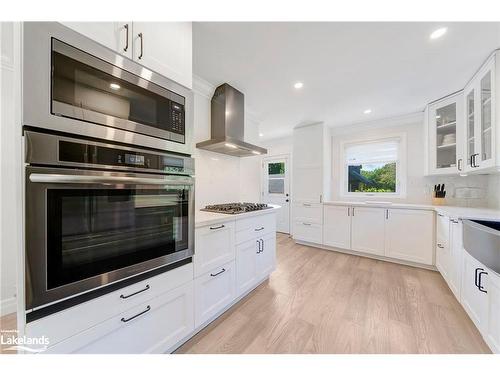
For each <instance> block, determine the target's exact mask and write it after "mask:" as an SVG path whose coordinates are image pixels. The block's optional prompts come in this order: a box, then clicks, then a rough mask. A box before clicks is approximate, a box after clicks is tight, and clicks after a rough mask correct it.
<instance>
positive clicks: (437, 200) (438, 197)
mask: <svg viewBox="0 0 500 375" xmlns="http://www.w3.org/2000/svg"><path fill="white" fill-rule="evenodd" d="M445 197H446V190H444V184H437V185H434V192H433V196H432V204H433V205H435V206H442V205H443V204H444V203H445Z"/></svg>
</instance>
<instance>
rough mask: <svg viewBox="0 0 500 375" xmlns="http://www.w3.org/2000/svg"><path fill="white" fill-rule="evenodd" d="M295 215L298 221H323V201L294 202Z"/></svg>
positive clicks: (318, 222)
mask: <svg viewBox="0 0 500 375" xmlns="http://www.w3.org/2000/svg"><path fill="white" fill-rule="evenodd" d="M293 213H294V214H293V216H294V218H295V220H297V221H307V222H308V223H314V224H321V223H323V205H322V204H321V203H308V202H295V203H294V204H293Z"/></svg>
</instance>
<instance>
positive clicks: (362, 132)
mask: <svg viewBox="0 0 500 375" xmlns="http://www.w3.org/2000/svg"><path fill="white" fill-rule="evenodd" d="M423 127H424V123H423V114H422V113H417V114H411V115H407V116H400V117H397V118H392V119H386V120H380V121H372V122H366V123H363V124H355V125H351V126H347V127H341V128H332V146H333V147H332V148H333V149H332V159H333V160H332V186H331V200H347V199H348V200H358V201H366V200H370V199H372V200H381V199H380V198H377V197H373V198H369V197H359V198H356V197H349V198H345V197H343V196H342V195H341V194H340V168H341V163H340V160H339V155H340V144H341V143H342V142H346V141H356V140H362V139H367V138H376V137H380V138H383V137H388V136H390V135H393V134H401V133H404V134H406V138H407V194H406V197H405V198H392V199H389V198H385V197H384V198H383V199H382V200H384V201H385V200H387V201H394V202H405V203H423V204H430V203H431V198H432V189H433V186H434V185H435V184H438V183H439V184H441V183H444V184H445V185H446V190H447V196H446V201H447V202H446V204H448V205H453V206H464V207H491V208H498V209H500V175H472V176H466V177H460V176H453V177H424V160H425V158H424V152H425V150H424V131H423V130H424V128H423ZM264 147H267V148H268V150H269V153H270V155H273V154H274V155H277V154H281V153H288V152H289V153H291V154H292V160H293V152H292V138H291V137H289V138H280V139H275V140H268V141H266V142H264Z"/></svg>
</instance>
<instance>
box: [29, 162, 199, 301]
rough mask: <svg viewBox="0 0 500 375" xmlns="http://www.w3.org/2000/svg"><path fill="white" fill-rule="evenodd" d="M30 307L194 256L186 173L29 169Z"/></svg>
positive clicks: (191, 199)
mask: <svg viewBox="0 0 500 375" xmlns="http://www.w3.org/2000/svg"><path fill="white" fill-rule="evenodd" d="M26 180H27V191H26V254H27V263H26V266H27V278H28V279H27V290H28V292H27V308H28V309H32V308H37V307H39V306H42V305H46V304H48V303H52V302H56V301H59V300H61V299H64V298H67V297H72V296H74V295H77V294H80V293H83V292H87V291H89V290H92V289H95V288H98V287H101V286H104V285H106V284H109V283H112V282H115V281H119V280H122V279H125V278H128V277H131V276H134V275H137V274H140V273H143V272H147V271H150V270H152V269H155V268H158V267H161V266H164V265H167V264H172V263H175V262H177V261H180V260H183V259H186V258H189V257H191V256H192V255H193V246H194V245H193V235H194V187H193V183H194V182H193V179H192V178H190V177H185V176H163V175H154V174H130V173H117V172H104V171H102V172H98V171H90V170H86V171H85V170H77V169H74V170H69V169H54V168H42V167H28V168H27V174H26Z"/></svg>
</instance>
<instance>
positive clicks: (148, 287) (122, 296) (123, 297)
mask: <svg viewBox="0 0 500 375" xmlns="http://www.w3.org/2000/svg"><path fill="white" fill-rule="evenodd" d="M150 288H151V287H150V286H149V284H148V285H146V287H145V288H144V289H141V290H138V291H137V292H134V293H132V294H127V295H126V296H125V295H123V294H121V295H120V298H121V299H127V298H130V297H132V296H135V295H136V294H139V293H142V292H145V291H146V290H149V289H150Z"/></svg>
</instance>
